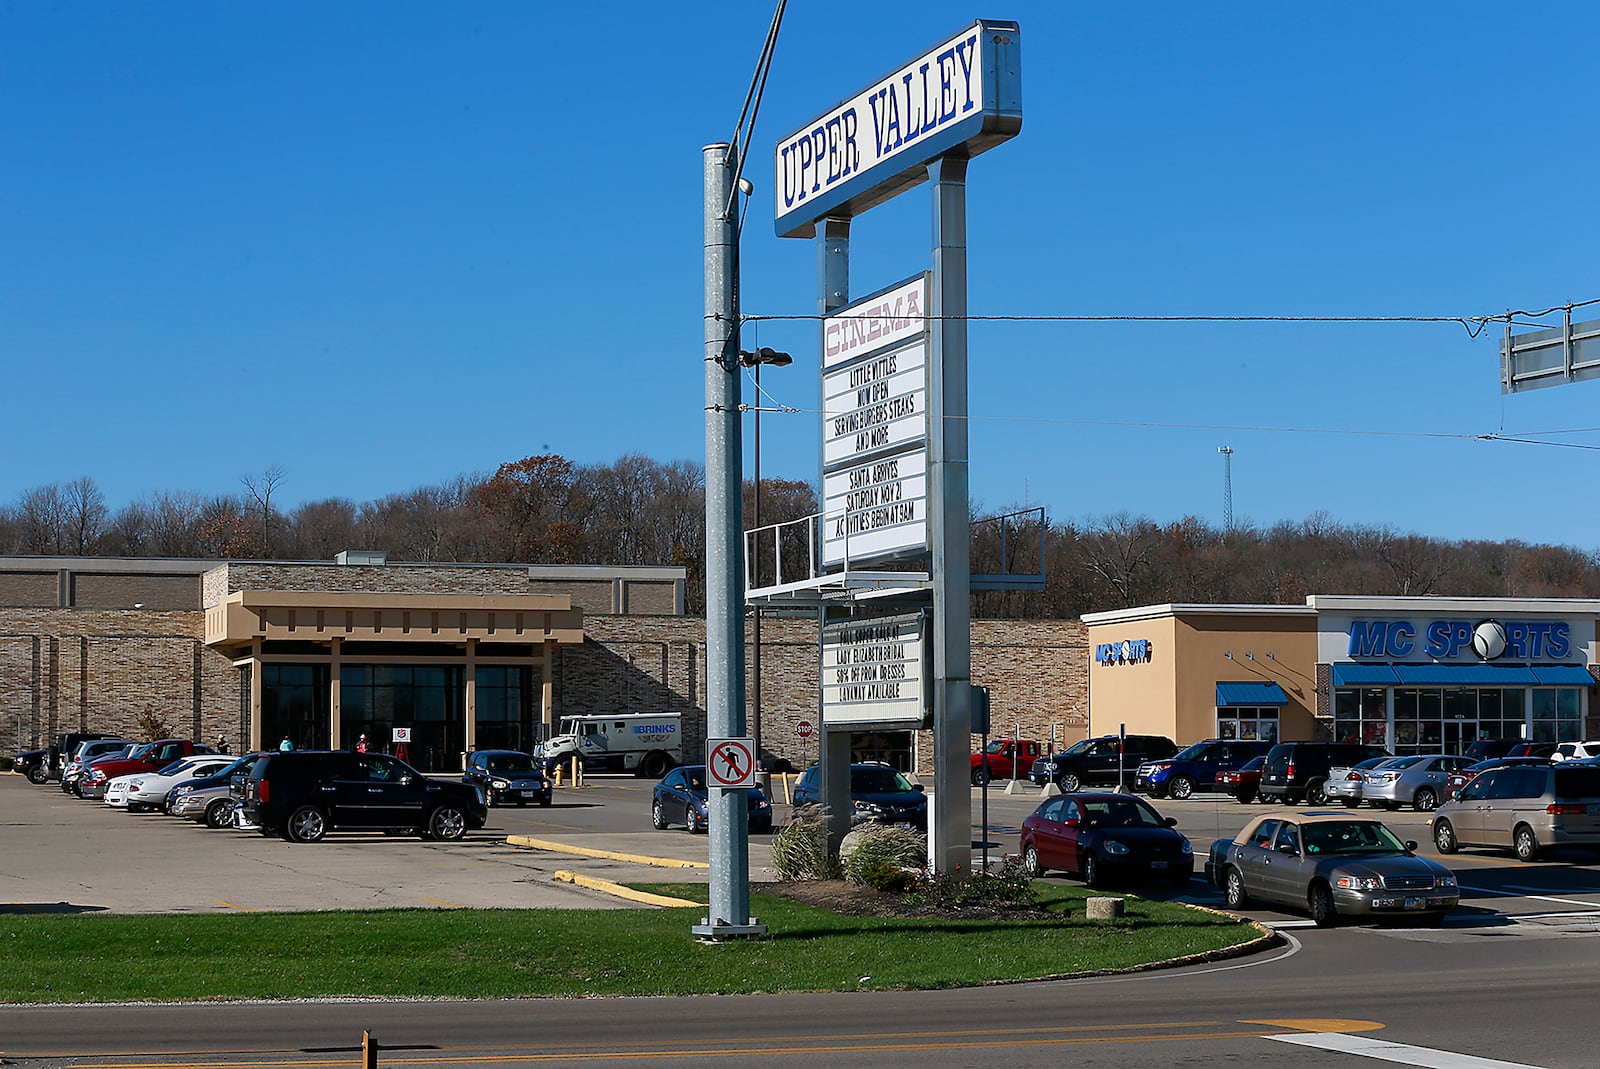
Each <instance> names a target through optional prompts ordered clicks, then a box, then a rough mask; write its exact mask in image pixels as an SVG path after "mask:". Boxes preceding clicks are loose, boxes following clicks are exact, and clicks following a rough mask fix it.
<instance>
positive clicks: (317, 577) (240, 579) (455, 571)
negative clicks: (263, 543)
mask: <svg viewBox="0 0 1600 1069" xmlns="http://www.w3.org/2000/svg"><path fill="white" fill-rule="evenodd" d="M219 573H220V574H219ZM204 587H205V598H206V602H205V606H206V607H207V608H209V607H210V606H212V605H215V604H216V603H217V602H219V601H221V600H222V599H223V598H225V597H226V596H227V595H229V594H233V593H237V592H238V591H240V590H286V591H329V592H333V593H366V594H526V593H528V570H527V569H526V568H522V567H517V566H514V565H506V566H504V567H482V568H478V567H473V568H461V567H450V566H448V565H427V564H372V565H367V564H305V563H295V564H274V563H272V562H269V561H244V562H239V563H229V564H224V565H222V566H221V567H218V568H214V569H212V570H211V571H209V572H207V573H206V576H205V584H204Z"/></svg>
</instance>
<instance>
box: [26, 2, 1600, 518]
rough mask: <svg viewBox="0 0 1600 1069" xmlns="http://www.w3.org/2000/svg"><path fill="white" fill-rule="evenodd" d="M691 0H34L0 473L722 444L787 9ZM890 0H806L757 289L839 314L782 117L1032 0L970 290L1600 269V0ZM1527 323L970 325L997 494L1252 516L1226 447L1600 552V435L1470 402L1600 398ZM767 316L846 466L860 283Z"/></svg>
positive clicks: (1260, 483)
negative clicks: (1531, 342)
mask: <svg viewBox="0 0 1600 1069" xmlns="http://www.w3.org/2000/svg"><path fill="white" fill-rule="evenodd" d="M556 10H566V11H569V12H570V13H571V14H570V17H569V18H568V19H567V20H566V21H563V20H561V19H559V18H557V17H555V16H554V15H553V14H551V12H553V11H556ZM688 10H689V9H687V8H684V7H683V6H682V5H666V4H653V3H652V4H646V3H628V2H621V3H613V4H607V5H604V6H590V7H587V8H569V9H556V8H552V7H550V6H548V5H538V4H527V3H475V4H474V3H468V4H449V5H445V4H420V3H382V4H379V3H338V4H322V3H316V4H313V3H276V4H270V5H266V4H242V3H241V4H217V3H209V2H207V3H147V4H125V3H95V2H88V0H80V2H74V3H71V4H44V3H33V2H18V0H10V2H4V0H0V98H3V99H4V100H5V101H6V105H5V107H4V108H3V109H0V359H3V361H4V367H5V376H6V383H7V386H8V389H6V390H5V391H4V394H3V395H0V450H3V456H4V458H5V460H4V464H3V465H0V501H11V500H14V499H15V497H16V496H17V495H18V494H19V493H20V492H22V491H24V490H26V489H28V488H30V487H33V486H37V485H40V484H42V483H48V482H64V481H67V480H70V479H74V478H77V477H78V476H81V475H90V476H93V477H94V478H95V479H96V480H97V481H98V482H99V483H100V485H101V487H102V488H103V489H104V491H105V492H106V495H107V498H108V500H109V502H110V503H111V504H112V505H113V506H119V505H121V504H125V503H126V502H128V501H129V500H132V499H134V498H137V497H140V496H142V495H144V494H146V493H148V492H151V491H156V490H192V491H196V492H200V493H203V494H211V493H235V492H239V491H240V489H241V487H240V482H239V479H240V476H241V475H242V474H244V473H247V472H260V471H262V470H263V469H265V468H267V467H268V466H269V465H279V466H281V467H282V468H283V469H285V470H286V472H287V481H286V482H285V484H284V486H283V487H282V489H281V490H280V497H279V500H280V501H282V502H284V503H285V504H287V505H293V504H295V503H298V502H303V501H311V500H317V499H320V498H325V497H333V496H338V497H348V498H352V499H355V500H357V501H361V500H368V499H371V498H375V497H378V496H381V495H384V494H386V493H390V492H396V491H404V490H408V489H411V488H414V487H417V486H421V485H426V484H433V483H438V482H441V481H443V480H445V479H448V478H450V477H452V476H454V475H456V474H460V473H464V472H473V471H487V470H492V469H493V468H494V467H495V465H497V464H499V463H500V462H502V461H507V460H515V459H517V458H520V457H523V456H526V455H529V454H534V453H542V452H557V453H561V454H564V455H566V456H568V457H570V458H572V459H574V460H577V461H580V462H585V463H604V462H609V461H611V460H613V459H615V458H616V457H618V456H620V455H622V454H623V453H627V452H640V453H645V454H648V455H650V456H653V457H656V458H659V459H662V460H672V459H679V458H691V459H695V460H701V459H703V456H704V418H703V412H702V407H703V402H704V394H703V380H702V372H701V348H702V343H701V309H702V306H703V296H702V286H701V280H702V263H701V241H700V237H701V227H702V222H701V218H700V211H701V190H700V182H701V177H700V176H701V151H700V150H701V147H702V146H703V145H705V144H706V143H708V142H712V141H718V140H722V139H725V138H726V137H728V136H729V135H730V134H731V133H732V130H733V124H734V122H735V120H736V118H737V115H738V110H739V106H740V104H741V102H742V101H743V99H744V93H745V89H746V86H747V82H748V79H749V76H750V73H751V70H752V68H753V65H754V63H755V60H756V56H757V52H758V49H759V47H760V44H761V40H762V37H763V35H764V34H765V31H766V26H767V22H768V20H769V19H770V16H771V4H770V3H768V2H743V3H722V4H713V5H702V6H701V7H698V8H695V9H694V10H695V11H696V12H698V17H689V16H688V15H687V14H686V12H687V11H688ZM875 10H876V9H875ZM1519 11H1520V9H1519ZM852 14H853V9H850V8H849V7H848V6H841V5H832V4H829V5H819V4H808V3H800V2H796V3H792V4H791V5H790V6H789V14H788V17H787V19H786V21H785V24H784V28H783V35H782V37H781V39H780V41H779V45H778V54H777V59H776V62H775V64H774V67H773V71H772V75H771V80H770V83H769V86H768V92H767V96H766V100H765V102H764V105H763V109H762V112H761V120H760V126H759V127H758V129H757V132H756V138H755V145H754V153H753V156H754V158H753V159H752V161H751V163H750V165H749V170H748V174H749V177H751V178H752V179H753V181H754V182H755V184H756V186H757V192H756V195H755V197H754V200H753V201H752V210H751V216H750V219H749V222H748V224H747V226H746V229H745V238H744V247H743V256H744V281H743V289H744V308H745V311H746V312H747V313H752V314H767V315H804V314H808V313H811V312H813V311H814V310H815V307H816V292H815V291H816V249H815V245H814V243H812V242H809V241H803V240H783V239H778V238H776V237H774V236H773V231H772V226H771V217H770V207H769V206H770V204H771V203H772V200H771V187H772V182H773V175H772V173H771V163H770V159H771V150H772V146H773V144H774V143H775V142H776V141H777V139H778V138H779V137H780V136H782V135H783V134H784V133H786V132H788V131H789V130H790V129H791V128H793V127H795V126H798V125H799V124H801V123H803V122H805V121H806V120H807V119H809V118H811V117H813V116H814V115H816V114H818V113H820V112H821V111H822V110H823V109H825V108H826V107H828V106H829V105H830V104H832V103H833V102H835V101H836V100H838V99H840V98H843V97H845V96H847V95H849V94H851V93H854V92H855V91H857V90H859V89H862V88H864V87H865V86H866V84H867V83H868V82H869V81H871V80H873V79H875V78H877V77H879V76H881V75H884V74H887V73H889V72H890V71H891V70H892V69H894V68H896V67H898V66H899V65H900V64H901V63H903V62H905V61H907V60H909V59H910V58H912V57H913V56H915V55H917V54H918V53H920V52H921V51H922V50H923V49H925V48H927V47H928V46H930V45H932V44H934V43H936V42H937V41H939V40H941V39H943V38H944V37H947V36H949V35H951V34H953V33H954V32H955V31H956V30H957V29H959V28H960V27H962V26H963V25H966V24H968V23H970V22H971V20H972V19H973V18H974V17H977V16H980V15H981V16H984V17H991V18H1009V19H1016V20H1017V21H1019V22H1020V23H1021V25H1022V37H1023V108H1024V116H1025V117H1024V124H1023V130H1022V132H1021V134H1020V135H1019V136H1018V137H1017V138H1016V139H1014V140H1013V141H1011V142H1009V143H1007V144H1005V145H1002V146H1000V147H999V148H997V149H995V150H994V151H992V152H990V153H988V154H987V155H985V156H983V157H981V158H979V159H978V160H976V161H975V162H974V164H973V166H972V169H971V172H970V175H969V181H968V197H969V228H970V237H969V249H970V262H971V284H970V303H971V310H972V312H973V313H975V314H979V315H1021V316H1030V315H1032V316H1043V315H1282V316H1316V315H1334V316H1458V315H1459V316H1473V315H1482V314H1493V313H1500V312H1504V311H1505V310H1506V309H1508V308H1544V307H1547V306H1550V305H1556V304H1560V303H1562V302H1565V301H1569V300H1570V301H1575V302H1576V301H1584V300H1588V299H1592V298H1595V297H1600V277H1597V274H1596V272H1595V271H1594V269H1593V267H1592V264H1593V262H1594V260H1595V252H1594V247H1593V237H1592V236H1593V235H1594V234H1596V233H1600V226H1596V223H1597V219H1596V215H1597V213H1600V199H1597V198H1596V196H1595V193H1594V188H1595V179H1594V176H1595V174H1596V173H1597V167H1596V164H1597V155H1600V145H1597V143H1596V141H1595V139H1594V138H1593V137H1592V136H1590V133H1589V128H1590V126H1591V125H1592V122H1593V105H1594V100H1595V94H1594V89H1593V81H1592V56H1591V55H1590V54H1589V47H1588V46H1589V42H1592V41H1593V40H1595V39H1596V37H1597V36H1600V7H1595V6H1593V5H1588V4H1581V3H1555V4H1549V5H1541V6H1540V7H1539V8H1537V9H1528V11H1526V12H1521V13H1513V12H1512V9H1510V8H1507V7H1506V6H1505V5H1503V4H1489V3H1453V4H1422V3H1417V4H1402V5H1395V4H1378V3H1351V4H1342V5H1337V6H1324V7H1321V8H1312V7H1308V6H1306V5H1266V4H1248V5H1247V4H1234V5H1229V4H1220V5H1194V4H1180V3H1154V4H1148V5H1139V6H1137V7H1128V6H1127V5H1113V4H1083V3H1054V2H1051V3H1040V2H1021V0H1019V2H1016V3H1014V4H1013V5H1012V6H1011V7H1010V8H1009V9H1007V8H995V9H992V10H979V9H974V8H972V7H971V6H969V5H968V4H964V3H963V4H957V3H946V2H943V0H926V2H924V3H921V4H917V5H898V6H894V7H892V8H884V9H882V10H881V11H879V12H878V13H877V14H874V15H872V16H871V17H869V18H855V17H852ZM929 211H930V209H929V200H928V195H927V192H926V189H925V187H924V188H921V189H917V190H914V191H912V192H910V193H907V194H904V195H902V196H901V197H900V198H898V199H897V200H896V201H893V202H891V203H889V204H886V205H884V206H882V207H880V208H877V209H875V210H874V211H873V212H871V213H869V214H868V215H866V216H864V217H863V218H861V219H860V220H858V221H857V222H856V224H855V227H854V230H853V235H852V237H853V240H852V256H853V260H852V289H853V291H854V292H855V293H857V294H865V293H868V292H870V291H872V290H874V289H878V288H881V287H883V286H885V285H888V284H889V283H891V282H894V281H897V280H899V279H901V278H904V277H906V276H909V275H911V274H914V273H916V272H917V271H920V270H922V269H924V268H925V267H926V266H927V264H928V261H929ZM1577 318H1579V319H1594V318H1600V306H1595V307H1593V308H1590V309H1587V310H1580V311H1579V313H1578V315H1577ZM1552 321H1553V320H1552ZM1522 329H1529V328H1522ZM1500 330H1501V328H1500V327H1491V328H1490V329H1489V330H1488V331H1487V332H1486V333H1485V334H1484V335H1483V336H1482V337H1479V338H1476V339H1474V338H1472V337H1469V335H1468V333H1467V331H1465V330H1464V329H1462V328H1461V327H1460V326H1456V325H1450V324H1442V325H1441V324H1432V325H1413V324H1340V325H1334V324H1309V325H1308V324H1283V323H1276V324H1227V325H1224V324H1199V323H1170V324H1153V323H1117V324H1094V325H1091V324H1083V323H1066V324H1062V323H1049V324H1047V323H1037V322H1033V323H1005V324H999V323H978V324H974V325H973V327H972V331H971V347H972V360H971V392H972V402H971V408H972V413H973V423H972V426H971V449H972V467H971V485H972V492H973V496H974V499H975V500H976V501H977V502H978V503H979V504H980V506H982V507H986V508H990V509H994V508H1001V507H1005V506H1010V505H1021V504H1023V503H1024V502H1026V503H1028V504H1044V505H1046V506H1047V507H1048V509H1049V512H1050V515H1051V517H1052V519H1054V520H1057V521H1067V520H1076V521H1081V520H1087V519H1090V518H1094V517H1102V516H1106V515H1110V514H1114V513H1120V512H1127V513H1131V514H1134V515H1148V516H1151V517H1153V518H1155V519H1157V520H1162V521H1167V520H1173V519H1177V518H1179V517H1181V516H1184V515H1195V516H1199V517H1201V518H1202V519H1205V520H1207V521H1209V522H1211V523H1213V524H1220V522H1221V515H1222V476H1223V468H1222V458H1221V457H1220V456H1218V454H1217V447H1218V446H1220V445H1224V444H1227V445H1231V446H1232V447H1233V448H1234V450H1235V453H1234V455H1233V487H1234V498H1233V504H1234V514H1235V517H1236V519H1237V520H1239V521H1243V522H1251V523H1254V524H1257V525H1263V526H1265V525H1270V524H1272V523H1275V522H1277V521H1279V520H1293V521H1298V520H1301V519H1303V518H1305V517H1306V516H1307V515H1309V514H1311V513H1313V512H1317V511H1325V512H1326V513H1328V514H1329V515H1330V516H1332V517H1333V518H1334V519H1335V520H1337V521H1340V522H1344V523H1351V524H1371V525H1381V524H1388V525H1392V526H1394V527H1396V528H1398V529H1400V530H1407V531H1418V532H1421V533H1425V534H1429V535H1435V536H1439V537H1443V538H1451V539H1456V538H1486V539H1503V538H1516V539H1522V540H1525V541H1552V542H1563V543H1570V544H1573V545H1577V546H1580V547H1582V548H1584V549H1596V548H1600V524H1597V520H1600V500H1597V499H1596V497H1595V495H1593V494H1592V493H1591V492H1590V487H1591V485H1592V482H1593V479H1592V472H1593V470H1594V466H1595V463H1596V460H1597V459H1600V458H1597V455H1596V453H1595V452H1594V451H1593V447H1596V446H1600V431H1595V432H1589V433H1575V434H1560V435H1554V436H1549V440H1551V441H1559V442H1563V443H1571V444H1577V445H1582V446H1587V447H1590V448H1583V449H1574V448H1565V447H1554V446H1541V445H1524V444H1512V443H1505V442H1485V441H1481V440H1474V439H1473V438H1472V437H1471V436H1473V435H1480V434H1490V433H1507V434H1526V433H1530V432H1552V431H1568V430H1577V429H1583V428H1590V427H1600V418H1597V416H1600V412H1597V411H1596V410H1597V407H1600V383H1597V384H1579V385H1574V386H1567V387H1562V388H1558V389H1549V390H1540V391H1535V392H1531V393H1525V394H1519V395H1516V396H1511V397H1502V396H1501V394H1500V392H1499V387H1498V375H1499V370H1498V337H1499V333H1500ZM744 343H745V346H746V347H747V348H749V347H752V346H753V345H756V344H760V345H772V346H774V347H777V348H780V349H785V350H787V351H789V352H791V353H793V354H794V356H795V358H796V360H795V363H794V365H793V366H792V367H789V368H785V369H774V370H770V371H768V372H766V373H765V374H764V375H763V380H762V384H763V386H764V387H765V388H766V389H767V390H768V392H769V394H770V398H771V403H775V404H782V405H789V406H792V407H795V408H798V409H801V410H803V411H801V412H799V413H796V414H793V415H789V414H780V413H772V414H768V415H766V416H764V417H763V420H762V436H763V446H764V453H763V464H762V466H763V471H764V473H766V474H771V475H783V476H788V477H792V478H802V479H813V480H814V479H816V478H817V471H816V467H817V441H818V424H817V416H816V415H815V414H814V409H815V408H816V405H817V396H816V395H817V389H816V376H817V370H816V369H817V357H816V328H815V325H814V324H812V323H807V322H773V323H767V324H764V325H762V326H761V327H760V328H759V329H758V330H757V331H756V332H755V333H754V334H748V333H747V335H746V337H745V339H744ZM747 399H749V391H748V390H747ZM1323 432H1327V433H1323ZM1396 432H1404V433H1396ZM1424 435H1436V436H1438V437H1425V436H1424ZM746 441H747V447H748V444H749V435H748V433H747V435H746Z"/></svg>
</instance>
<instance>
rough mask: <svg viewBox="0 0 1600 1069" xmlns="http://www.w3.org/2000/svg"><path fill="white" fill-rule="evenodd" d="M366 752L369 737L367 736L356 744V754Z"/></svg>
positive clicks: (362, 737)
mask: <svg viewBox="0 0 1600 1069" xmlns="http://www.w3.org/2000/svg"><path fill="white" fill-rule="evenodd" d="M366 752H367V737H366V736H365V735H363V736H361V738H360V739H359V740H358V741H357V742H356V753H366Z"/></svg>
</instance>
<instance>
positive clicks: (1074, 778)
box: [1056, 772, 1083, 794]
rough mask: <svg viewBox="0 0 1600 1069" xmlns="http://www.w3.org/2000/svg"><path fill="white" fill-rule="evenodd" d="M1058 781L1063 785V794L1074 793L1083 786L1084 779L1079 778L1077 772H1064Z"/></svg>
mask: <svg viewBox="0 0 1600 1069" xmlns="http://www.w3.org/2000/svg"><path fill="white" fill-rule="evenodd" d="M1056 782H1057V783H1058V784H1060V785H1061V793H1062V794H1072V793H1074V792H1075V791H1078V790H1080V789H1081V788H1082V787H1083V780H1081V779H1079V778H1078V774H1077V773H1076V772H1063V773H1061V778H1060V779H1058V780H1056Z"/></svg>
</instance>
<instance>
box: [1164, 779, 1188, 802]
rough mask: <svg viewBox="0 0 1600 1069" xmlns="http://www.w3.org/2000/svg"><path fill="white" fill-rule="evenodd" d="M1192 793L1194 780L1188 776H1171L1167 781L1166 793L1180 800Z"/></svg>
mask: <svg viewBox="0 0 1600 1069" xmlns="http://www.w3.org/2000/svg"><path fill="white" fill-rule="evenodd" d="M1193 793H1194V780H1192V779H1190V778H1189V777H1188V776H1173V777H1172V779H1171V780H1169V781H1168V782H1167V794H1168V795H1169V796H1171V797H1172V798H1174V799H1176V800H1178V801H1180V802H1181V801H1183V800H1184V799H1185V798H1187V797H1189V796H1190V795H1191V794H1193Z"/></svg>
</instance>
